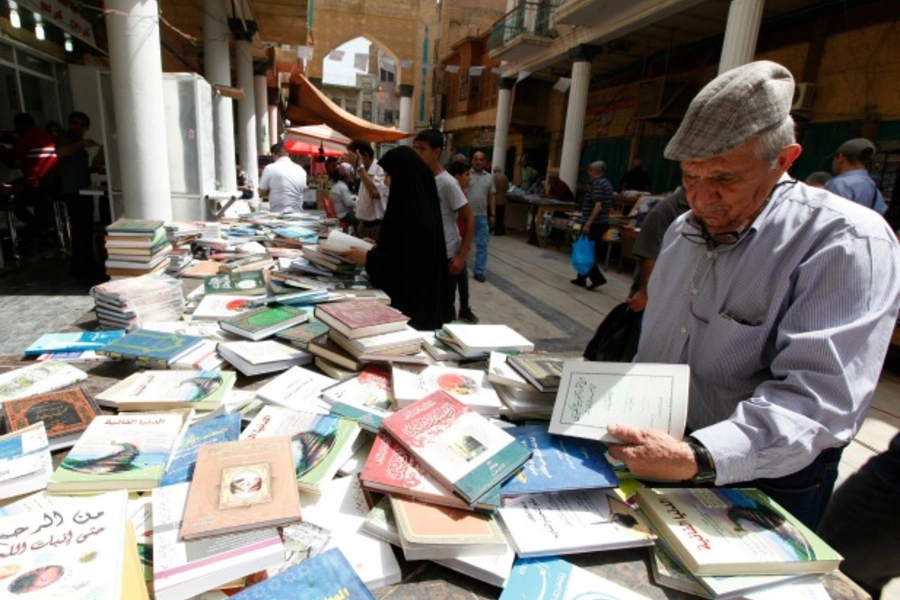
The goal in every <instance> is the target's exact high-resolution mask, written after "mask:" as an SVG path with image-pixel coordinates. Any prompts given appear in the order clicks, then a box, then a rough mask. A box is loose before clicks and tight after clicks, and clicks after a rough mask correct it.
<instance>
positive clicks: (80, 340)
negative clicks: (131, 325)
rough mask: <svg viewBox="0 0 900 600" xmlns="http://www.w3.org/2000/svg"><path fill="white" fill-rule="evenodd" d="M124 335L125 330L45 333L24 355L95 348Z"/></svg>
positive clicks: (81, 350) (82, 350)
mask: <svg viewBox="0 0 900 600" xmlns="http://www.w3.org/2000/svg"><path fill="white" fill-rule="evenodd" d="M124 335H125V330H123V329H115V330H110V331H76V332H72V333H45V334H44V335H42V336H41V337H39V338H38V339H37V340H35V341H34V342H33V343H32V344H31V345H30V346H28V348H26V349H25V356H38V355H40V354H45V353H48V352H84V351H87V350H97V349H98V348H102V347H103V346H105V345H106V344H108V343H110V342H114V341H116V340H117V339H119V338H120V337H122V336H124Z"/></svg>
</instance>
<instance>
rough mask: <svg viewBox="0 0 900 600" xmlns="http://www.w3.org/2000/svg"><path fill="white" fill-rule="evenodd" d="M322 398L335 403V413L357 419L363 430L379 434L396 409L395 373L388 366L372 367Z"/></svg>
mask: <svg viewBox="0 0 900 600" xmlns="http://www.w3.org/2000/svg"><path fill="white" fill-rule="evenodd" d="M322 398H323V399H325V400H326V401H327V402H329V403H330V404H331V411H332V412H333V413H335V414H337V415H340V416H342V417H346V418H348V419H353V420H354V421H356V422H358V423H359V424H360V426H361V427H362V428H363V429H366V430H367V431H371V432H373V433H377V432H378V430H379V429H380V428H381V421H382V420H383V419H384V418H385V417H386V416H388V415H389V414H390V413H391V411H392V410H393V408H394V393H393V386H392V383H391V372H390V371H389V370H387V369H386V368H384V367H379V366H376V365H369V366H368V367H366V368H364V369H363V370H362V372H360V374H359V375H357V376H356V377H351V378H350V379H347V380H344V381H342V382H340V383H338V384H337V385H334V386H332V387H330V388H326V389H325V390H323V391H322Z"/></svg>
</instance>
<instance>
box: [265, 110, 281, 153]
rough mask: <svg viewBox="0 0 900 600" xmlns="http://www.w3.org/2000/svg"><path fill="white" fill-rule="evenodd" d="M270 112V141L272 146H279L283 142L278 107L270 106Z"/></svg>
mask: <svg viewBox="0 0 900 600" xmlns="http://www.w3.org/2000/svg"><path fill="white" fill-rule="evenodd" d="M268 110H269V115H268V117H269V141H270V142H272V144H277V143H278V142H279V141H281V132H280V131H279V130H278V129H279V128H278V107H277V106H272V105H269V106H268Z"/></svg>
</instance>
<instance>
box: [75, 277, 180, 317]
mask: <svg viewBox="0 0 900 600" xmlns="http://www.w3.org/2000/svg"><path fill="white" fill-rule="evenodd" d="M91 296H93V298H94V310H95V311H96V313H97V320H98V321H99V322H100V328H101V329H127V330H131V329H135V328H136V327H140V326H141V324H142V323H144V322H146V321H174V320H178V319H181V316H182V314H183V313H184V294H183V292H182V285H181V280H180V279H173V278H172V277H168V276H165V275H143V276H140V277H131V278H127V279H121V280H119V281H110V282H107V283H103V284H100V285H97V286H94V287H93V288H91Z"/></svg>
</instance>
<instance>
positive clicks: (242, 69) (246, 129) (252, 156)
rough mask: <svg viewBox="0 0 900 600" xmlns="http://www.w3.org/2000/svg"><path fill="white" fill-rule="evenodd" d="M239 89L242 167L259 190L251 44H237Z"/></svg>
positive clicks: (236, 58)
mask: <svg viewBox="0 0 900 600" xmlns="http://www.w3.org/2000/svg"><path fill="white" fill-rule="evenodd" d="M235 60H237V82H238V87H239V88H241V89H243V90H244V99H243V100H242V101H241V102H238V140H239V144H240V148H241V166H242V167H243V168H244V171H245V172H246V173H247V175H249V176H250V180H251V181H252V182H253V189H254V190H256V189H258V184H259V173H258V171H259V163H258V155H257V153H256V94H255V93H254V85H255V84H254V81H253V48H252V46H251V45H250V42H244V41H239V42H236V43H235Z"/></svg>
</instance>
